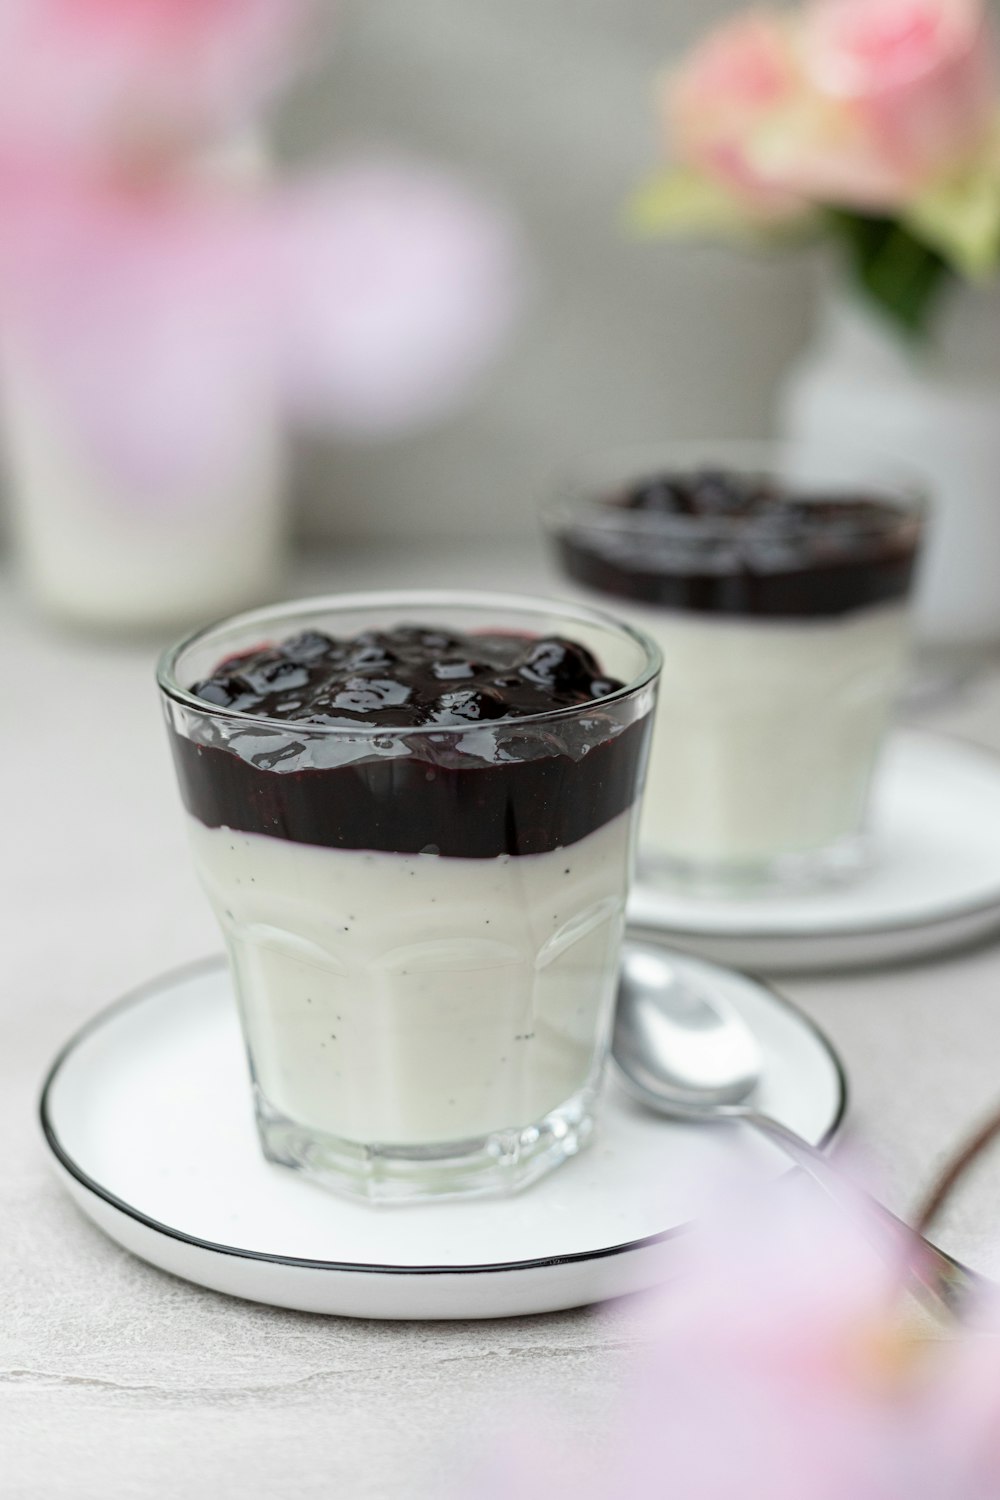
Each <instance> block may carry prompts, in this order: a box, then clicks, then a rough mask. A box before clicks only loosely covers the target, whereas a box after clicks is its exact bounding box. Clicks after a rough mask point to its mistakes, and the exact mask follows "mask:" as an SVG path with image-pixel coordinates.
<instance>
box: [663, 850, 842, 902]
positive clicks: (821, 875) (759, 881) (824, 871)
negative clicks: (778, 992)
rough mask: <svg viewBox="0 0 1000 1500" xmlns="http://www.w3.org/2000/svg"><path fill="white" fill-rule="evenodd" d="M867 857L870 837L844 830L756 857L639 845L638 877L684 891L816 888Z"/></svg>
mask: <svg viewBox="0 0 1000 1500" xmlns="http://www.w3.org/2000/svg"><path fill="white" fill-rule="evenodd" d="M870 863H871V841H870V840H869V838H868V836H867V835H865V834H850V835H848V836H846V837H844V838H842V839H838V841H837V842H836V843H835V844H830V845H828V846H827V847H826V848H825V849H811V850H806V851H803V852H801V853H795V854H778V855H774V856H773V857H772V858H770V859H758V860H732V861H726V860H698V859H691V858H688V857H686V856H682V855H672V854H670V853H669V852H668V851H666V850H663V849H651V848H642V849H640V851H639V878H640V879H641V880H642V881H643V882H644V883H645V884H647V885H651V886H654V887H655V886H660V887H661V888H666V889H670V890H672V891H674V892H677V893H679V894H682V895H685V896H702V897H705V898H706V899H712V898H718V897H732V898H734V899H737V898H739V897H741V896H743V897H747V898H749V897H753V896H766V895H770V894H781V893H785V894H790V895H794V894H796V893H798V892H805V891H811V890H816V889H818V888H821V887H823V886H829V885H843V884H845V883H847V882H848V881H851V880H854V879H856V878H857V876H858V875H860V874H861V873H862V872H863V871H864V870H865V869H866V868H867V867H868V866H869V864H870Z"/></svg>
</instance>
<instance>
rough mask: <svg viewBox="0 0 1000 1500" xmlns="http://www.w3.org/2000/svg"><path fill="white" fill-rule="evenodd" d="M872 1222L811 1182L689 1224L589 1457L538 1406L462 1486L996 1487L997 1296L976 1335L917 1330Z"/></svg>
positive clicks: (500, 1489) (653, 1493)
mask: <svg viewBox="0 0 1000 1500" xmlns="http://www.w3.org/2000/svg"><path fill="white" fill-rule="evenodd" d="M876 1232H877V1226H867V1225H866V1223H865V1222H864V1221H860V1220H859V1221H857V1222H855V1221H853V1220H849V1219H848V1218H847V1217H846V1216H845V1214H844V1212H843V1210H842V1209H838V1208H836V1207H835V1206H833V1205H832V1204H830V1203H827V1202H826V1201H825V1200H823V1201H817V1199H816V1197H815V1196H814V1190H813V1191H810V1192H809V1193H808V1195H806V1194H804V1193H801V1192H800V1193H798V1194H796V1195H793V1194H792V1193H790V1192H787V1193H786V1194H785V1195H784V1198H779V1196H778V1195H773V1197H772V1198H771V1200H770V1201H769V1203H768V1204H767V1205H764V1204H761V1205H760V1207H759V1210H758V1212H757V1213H756V1214H752V1215H750V1214H748V1215H745V1216H743V1217H742V1218H740V1219H739V1220H738V1221H733V1220H732V1219H731V1218H727V1219H725V1220H724V1221H722V1222H719V1223H715V1224H714V1225H713V1224H706V1225H705V1226H703V1227H702V1228H701V1229H699V1230H696V1231H694V1232H693V1233H692V1234H691V1236H690V1241H689V1246H688V1263H687V1268H686V1272H685V1274H684V1275H683V1277H679V1278H678V1279H676V1280H674V1281H672V1282H671V1284H670V1286H669V1287H668V1288H667V1290H666V1291H665V1292H664V1293H663V1294H662V1296H661V1297H660V1298H659V1300H658V1301H654V1302H652V1303H651V1304H650V1307H649V1328H650V1337H651V1345H652V1347H651V1349H650V1351H649V1352H648V1353H646V1354H645V1355H639V1356H637V1360H636V1369H635V1373H634V1377H633V1379H632V1380H631V1381H630V1382H629V1383H628V1384H627V1385H626V1386H625V1388H624V1389H622V1390H620V1391H619V1392H618V1393H617V1400H616V1401H615V1403H614V1407H613V1409H612V1411H611V1412H610V1413H609V1418H608V1423H607V1426H606V1427H605V1428H604V1430H603V1431H602V1433H601V1437H600V1448H601V1454H600V1457H599V1458H598V1459H597V1460H596V1461H595V1458H594V1455H593V1453H588V1454H581V1453H580V1452H579V1444H575V1445H573V1444H570V1443H569V1442H568V1441H567V1442H566V1443H560V1441H559V1439H558V1437H557V1436H556V1435H555V1432H554V1429H556V1430H557V1429H558V1424H557V1423H556V1422H554V1421H553V1419H552V1414H551V1412H550V1413H548V1414H547V1418H546V1428H547V1430H548V1436H547V1437H541V1436H537V1435H536V1437H535V1438H534V1439H533V1440H532V1442H531V1444H530V1447H529V1450H528V1451H527V1452H526V1453H522V1454H520V1455H519V1456H515V1457H513V1458H503V1459H502V1460H501V1461H500V1463H499V1465H498V1468H497V1470H496V1472H495V1473H494V1474H493V1475H492V1477H490V1478H489V1479H484V1481H483V1482H482V1483H481V1484H480V1485H479V1486H478V1487H476V1489H475V1490H474V1491H472V1490H470V1491H469V1492H470V1493H473V1492H474V1493H476V1494H477V1495H478V1497H479V1500H484V1497H486V1496H493V1495H496V1496H497V1497H498V1500H499V1497H500V1496H501V1495H503V1496H506V1495H517V1496H518V1500H551V1496H552V1495H554V1494H573V1495H574V1496H575V1497H576V1500H618V1497H620V1496H648V1497H650V1500H653V1497H658V1496H664V1497H667V1496H678V1497H683V1500H996V1497H997V1495H1000V1309H998V1308H997V1307H995V1306H994V1307H990V1308H989V1309H987V1308H982V1309H980V1315H981V1317H982V1319H983V1320H984V1326H983V1327H982V1328H980V1327H979V1325H978V1322H977V1329H978V1331H975V1332H973V1331H971V1330H970V1329H968V1328H965V1329H956V1330H955V1331H954V1336H953V1337H951V1338H947V1339H943V1340H941V1341H937V1340H926V1339H924V1340H921V1339H919V1338H917V1337H916V1336H915V1335H914V1334H913V1333H912V1332H910V1331H907V1329H906V1327H905V1325H904V1324H903V1322H902V1320H901V1313H902V1310H903V1308H902V1290H903V1289H902V1286H901V1281H900V1278H899V1277H898V1276H897V1274H896V1271H895V1270H894V1268H893V1267H892V1266H891V1265H889V1264H887V1262H886V1261H885V1259H884V1258H883V1257H882V1255H881V1254H880V1253H879V1252H878V1251H877V1250H875V1249H874V1248H873V1241H872V1236H873V1235H874V1234H875V1233H876ZM526 1425H527V1426H529V1427H530V1424H526ZM536 1432H537V1429H536ZM515 1450H516V1445H515Z"/></svg>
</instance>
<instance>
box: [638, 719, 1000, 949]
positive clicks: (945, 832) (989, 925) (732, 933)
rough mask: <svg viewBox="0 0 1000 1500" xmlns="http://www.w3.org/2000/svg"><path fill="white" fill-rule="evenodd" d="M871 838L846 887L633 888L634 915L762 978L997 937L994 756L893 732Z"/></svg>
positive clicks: (998, 792)
mask: <svg viewBox="0 0 1000 1500" xmlns="http://www.w3.org/2000/svg"><path fill="white" fill-rule="evenodd" d="M872 834H873V840H872V843H873V855H872V863H871V865H870V867H869V868H868V869H867V870H866V871H865V872H864V873H863V874H862V875H861V876H859V877H858V878H857V879H856V880H855V881H854V882H853V883H845V884H844V885H830V886H827V887H825V888H823V889H819V890H816V891H812V892H808V893H806V894H803V895H788V894H787V893H783V894H774V895H768V896H763V897H757V898H740V899H736V900H728V901H727V900H717V899H716V900H713V899H702V898H694V897H690V896H684V895H679V894H677V892H676V891H672V890H670V889H669V888H666V887H657V886H655V885H652V884H646V883H640V884H639V886H638V887H637V889H636V890H635V891H634V892H633V895H632V899H631V901H630V904H629V918H630V920H631V921H632V923H633V924H634V925H635V926H637V927H642V928H650V929H653V930H655V931H657V932H659V933H661V934H663V936H664V937H666V938H668V939H669V941H670V942H671V943H672V944H676V946H677V947H678V948H682V949H683V950H684V951H685V952H688V953H696V954H699V955H701V956H702V957H704V958H708V959H712V960H714V961H715V962H717V963H723V964H735V965H736V966H737V967H739V968H747V969H756V970H759V971H764V972H769V973H793V972H805V971H810V970H813V971H815V970H821V969H847V968H860V967H863V966H866V965H870V964H879V963H890V962H898V961H899V960H902V959H908V958H921V957H926V956H927V955H928V954H932V953H941V952H944V951H946V950H948V949H951V948H958V947H963V946H965V945H967V944H969V943H972V942H975V941H977V940H979V939H982V938H984V937H987V936H990V935H992V934H995V933H998V932H1000V757H997V756H996V755H994V754H992V753H991V752H990V751H988V750H983V749H979V748H978V747H976V746H974V745H969V744H965V743H963V742H961V741H959V740H954V739H947V738H945V737H943V736H940V735H934V734H926V733H923V732H919V731H916V730H905V731H902V732H900V733H898V734H896V735H894V736H893V739H892V740H891V742H890V744H889V746H888V749H887V750H886V754H885V762H884V765H883V767H882V770H881V772H880V775H879V778H878V782H877V784H876V788H875V795H874V801H873V808H872Z"/></svg>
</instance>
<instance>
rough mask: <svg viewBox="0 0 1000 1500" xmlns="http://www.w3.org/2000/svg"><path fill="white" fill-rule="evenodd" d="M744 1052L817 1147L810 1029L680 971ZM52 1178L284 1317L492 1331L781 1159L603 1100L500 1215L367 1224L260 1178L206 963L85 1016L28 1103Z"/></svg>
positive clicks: (722, 982)
mask: <svg viewBox="0 0 1000 1500" xmlns="http://www.w3.org/2000/svg"><path fill="white" fill-rule="evenodd" d="M680 962H681V963H682V964H684V965H685V966H686V967H687V968H688V969H689V970H690V971H691V972H692V973H693V974H695V975H697V976H698V977H699V979H700V980H701V982H702V983H705V982H707V983H709V984H710V985H712V986H714V987H715V988H716V989H717V990H721V991H724V992H725V994H726V995H727V996H728V997H729V998H730V999H731V1000H732V1002H733V1003H734V1004H736V1005H737V1006H738V1007H739V1009H740V1010H741V1011H742V1012H743V1014H744V1015H745V1016H746V1017H747V1019H748V1020H749V1021H750V1023H751V1025H752V1026H753V1028H754V1030H755V1031H756V1033H757V1036H758V1037H759V1038H760V1041H761V1044H762V1048H763V1052H764V1058H765V1075H764V1081H763V1083H762V1087H761V1090H760V1094H759V1100H760V1103H761V1105H762V1107H763V1108H765V1109H767V1110H768V1111H770V1112H771V1113H773V1114H776V1115H777V1116H778V1117H779V1118H781V1119H782V1120H785V1121H786V1122H787V1123H788V1124H789V1125H791V1126H792V1127H793V1128H794V1129H796V1130H797V1131H799V1132H800V1133H801V1134H802V1135H804V1136H805V1137H806V1138H807V1139H808V1140H810V1141H813V1142H816V1143H821V1142H826V1141H828V1140H830V1139H831V1138H832V1136H833V1135H834V1133H835V1132H836V1130H837V1128H838V1127H839V1125H840V1121H841V1119H842V1117H843V1113H844V1108H845V1100H846V1090H845V1084H844V1077H843V1073H842V1070H841V1068H840V1065H839V1063H838V1061H837V1059H836V1057H835V1055H834V1054H833V1052H832V1051H831V1049H830V1047H829V1045H828V1043H827V1042H826V1041H825V1040H824V1039H823V1037H821V1036H820V1035H819V1033H818V1032H817V1031H816V1030H815V1028H814V1027H813V1026H812V1024H811V1023H810V1022H809V1021H807V1020H806V1019H805V1018H804V1017H803V1016H801V1015H800V1014H799V1013H798V1012H797V1011H796V1010H794V1009H793V1008H792V1007H791V1006H790V1005H788V1003H787V1002H786V1001H784V1000H782V999H781V998H779V997H778V996H777V995H775V994H774V993H773V991H771V990H769V989H767V988H766V986H764V985H762V984H760V983H759V982H758V981H755V980H750V979H747V978H744V977H743V976H741V975H737V974H733V973H731V972H727V971H723V970H718V969H715V968H713V967H711V966H709V965H705V964H702V963H700V962H699V961H698V960H693V959H688V960H680ZM41 1116H42V1126H43V1129H44V1132H45V1136H46V1140H47V1142H48V1145H49V1147H50V1149H51V1151H52V1153H53V1156H54V1157H55V1161H56V1165H57V1170H58V1172H59V1174H60V1176H61V1178H62V1180H63V1182H64V1183H65V1185H66V1187H67V1188H68V1190H69V1192H70V1193H71V1194H72V1196H73V1197H74V1198H75V1200H76V1202H77V1203H78V1204H79V1206H80V1207H81V1208H82V1209H83V1211H84V1213H86V1214H88V1215H89V1217H90V1218H91V1219H93V1220H94V1222H95V1223H96V1224H98V1225H99V1226H100V1227H101V1228H102V1229H103V1230H105V1232H106V1233H107V1234H109V1235H110V1236H111V1237H112V1238H113V1239H115V1240H117V1241H118V1242H119V1243H120V1244H122V1245H124V1246H125V1247H126V1248H127V1249H129V1250H131V1251H133V1252H134V1253H135V1254H136V1255H139V1256H142V1257H143V1259H145V1260H148V1261H151V1262H152V1263H153V1265H156V1266H160V1267H162V1268H163V1269H164V1270H167V1271H172V1272H173V1273H174V1274H175V1275H177V1276H183V1277H185V1278H186V1279H187V1280H189V1281H195V1282H198V1283H200V1284H202V1285H204V1286H207V1287H211V1288H213V1289H214V1290H216V1291H221V1292H229V1293H231V1294H233V1295H234V1296H238V1297H246V1298H249V1299H251V1300H252V1301H255V1302H268V1303H274V1304H276V1305H278V1306H281V1307H292V1308H298V1309H301V1310H302V1311H305V1312H323V1313H340V1314H344V1315H347V1316H353V1317H367V1318H487V1317H489V1318H492V1317H505V1316H513V1315H517V1314H523V1313H540V1312H551V1311H555V1310H557V1309H559V1308H566V1307H577V1306H581V1305H582V1304H584V1303H588V1302H596V1301H601V1300H603V1299H605V1298H609V1297H617V1296H620V1295H622V1294H623V1293H625V1292H632V1291H638V1290H640V1289H643V1288H646V1287H649V1286H652V1285H654V1284H656V1283H657V1282H658V1281H660V1280H662V1279H664V1278H665V1277H666V1276H668V1275H669V1273H670V1268H671V1264H672V1261H674V1260H675V1258H676V1245H677V1242H676V1236H677V1233H678V1231H679V1230H680V1229H681V1228H682V1227H683V1226H684V1224H685V1223H686V1222H688V1221H689V1220H690V1217H691V1215H692V1213H693V1211H694V1209H695V1206H696V1201H697V1194H698V1184H699V1182H704V1181H705V1180H706V1179H707V1178H708V1177H710V1175H711V1174H712V1173H713V1171H714V1170H715V1169H718V1168H720V1167H725V1166H727V1165H729V1166H731V1165H732V1163H733V1162H734V1160H735V1161H745V1162H746V1164H747V1166H748V1167H749V1169H750V1170H752V1171H759V1173H760V1178H761V1181H767V1180H770V1179H775V1178H778V1177H780V1176H782V1175H784V1174H785V1173H786V1172H787V1171H788V1170H789V1165H788V1160H787V1158H786V1157H784V1156H783V1155H782V1154H781V1153H780V1152H777V1151H776V1150H775V1149H774V1148H773V1147H772V1146H770V1145H768V1144H767V1143H766V1142H764V1141H762V1140H761V1139H759V1138H758V1137H757V1136H755V1135H753V1134H752V1133H751V1132H749V1131H744V1130H743V1129H742V1128H741V1127H732V1126H719V1127H704V1126H702V1127H697V1126H694V1127H692V1126H682V1125H676V1124H673V1123H671V1122H668V1121H666V1120H663V1119H661V1118H659V1117H657V1116H655V1115H653V1114H651V1113H648V1112H646V1111H644V1110H642V1109H640V1108H639V1106H637V1105H634V1104H632V1103H631V1101H629V1100H628V1099H627V1098H626V1097H625V1096H624V1094H622V1093H620V1092H618V1091H617V1089H616V1088H615V1087H614V1086H613V1085H612V1086H611V1087H610V1088H609V1096H608V1099H607V1101H606V1104H605V1108H604V1113H603V1119H602V1124H601V1129H600V1132H599V1135H598V1138H597V1140H596V1141H595V1143H594V1144H593V1145H592V1146H591V1147H590V1148H589V1149H588V1150H587V1151H585V1152H583V1153H582V1154H581V1155H580V1156H579V1157H577V1158H576V1159H575V1160H574V1161H571V1162H568V1163H567V1164H566V1165H564V1166H562V1167H560V1168H558V1169H557V1170H556V1171H555V1172H553V1173H552V1174H550V1175H549V1176H548V1177H546V1178H544V1179H543V1180H542V1181H541V1182H538V1183H536V1184H535V1185H534V1187H532V1188H530V1189H528V1190H527V1191H526V1192H524V1193H522V1194H520V1195H518V1196H515V1197H512V1198H506V1199H474V1200H469V1201H466V1202H456V1201H442V1202H439V1203H434V1204H421V1205H415V1204H404V1205H396V1206H389V1207H387V1206H381V1207H377V1208H373V1207H370V1206H367V1205H364V1204H358V1203H354V1202H350V1201H347V1200H345V1199H341V1198H337V1197H335V1196H334V1195H333V1194H331V1193H328V1192H326V1191H325V1190H323V1189H322V1188H319V1187H316V1186H314V1185H313V1184H311V1183H309V1182H307V1181H305V1180H304V1179H302V1178H301V1177H297V1176H296V1175H295V1174H294V1173H293V1172H290V1171H288V1170H287V1169H285V1168H282V1167H276V1166H272V1165H269V1164H268V1163H267V1162H265V1161H264V1159H263V1157H262V1156H261V1154H260V1151H259V1149H258V1145H257V1139H256V1134H255V1128H254V1124H253V1120H252V1117H251V1105H250V1089H249V1082H248V1078H247V1067H246V1062H245V1058H244V1054H243V1048H242V1043H241V1038H240V1032H239V1023H238V1020H237V1015H236V1007H235V1003H234V1000H233V994H232V990H231V987H230V982H229V976H228V972H227V971H226V969H225V967H224V965H223V962H222V960H213V961H212V962H211V963H210V964H208V965H201V966H199V967H198V968H196V969H188V970H184V971H182V972H180V973H177V974H169V975H166V976H165V977H163V978H161V979H158V980H156V981H154V982H153V983H152V984H150V985H148V986H147V987H145V988H144V989H142V990H138V991H136V992H135V993H133V994H132V995H129V996H127V997H126V998H125V999H124V1000H122V1001H120V1002H119V1003H118V1004H117V1005H114V1006H112V1007H111V1008H110V1009H109V1010H106V1011H104V1012H102V1013H101V1014H100V1015H99V1016H97V1017H96V1018H95V1019H94V1020H93V1021H91V1022H90V1023H89V1025H87V1026H86V1027H85V1028H84V1029H83V1030H82V1031H80V1032H78V1033H77V1035H76V1036H75V1037H73V1038H72V1040H71V1041H70V1042H69V1043H68V1045H67V1046H66V1048H65V1050H64V1051H63V1052H62V1053H61V1054H60V1056H59V1057H58V1058H57V1060H56V1062H55V1063H54V1064H53V1067H52V1070H51V1072H50V1074H49V1077H48V1080H47V1082H46V1085H45V1090H44V1093H43V1095H42V1101H41Z"/></svg>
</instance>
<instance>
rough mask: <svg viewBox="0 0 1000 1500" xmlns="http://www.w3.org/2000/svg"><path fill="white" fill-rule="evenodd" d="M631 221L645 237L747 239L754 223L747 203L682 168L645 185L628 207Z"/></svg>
mask: <svg viewBox="0 0 1000 1500" xmlns="http://www.w3.org/2000/svg"><path fill="white" fill-rule="evenodd" d="M627 214H628V222H629V224H630V226H631V227H632V229H633V230H635V232H636V233H638V234H641V235H658V234H677V233H679V232H683V233H693V234H710V235H718V234H721V235H730V236H731V235H736V236H740V237H741V236H744V235H747V234H749V233H751V232H752V220H751V218H750V216H749V215H748V213H747V212H746V209H745V208H744V206H743V204H742V203H741V202H740V201H739V199H738V198H736V197H734V195H733V194H732V193H729V192H727V191H726V189H725V188H723V187H721V186H720V185H719V184H718V183H716V182H713V181H712V179H711V178H710V177H703V176H702V175H701V174H700V173H698V172H692V171H689V170H687V169H686V168H682V167H678V168H677V169H676V170H674V171H671V172H661V173H659V174H658V175H657V176H656V177H653V178H651V179H650V180H649V182H647V183H645V184H644V185H643V186H642V187H641V188H640V189H639V190H638V192H636V193H635V194H633V196H632V198H631V200H630V201H629V203H628V205H627Z"/></svg>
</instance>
